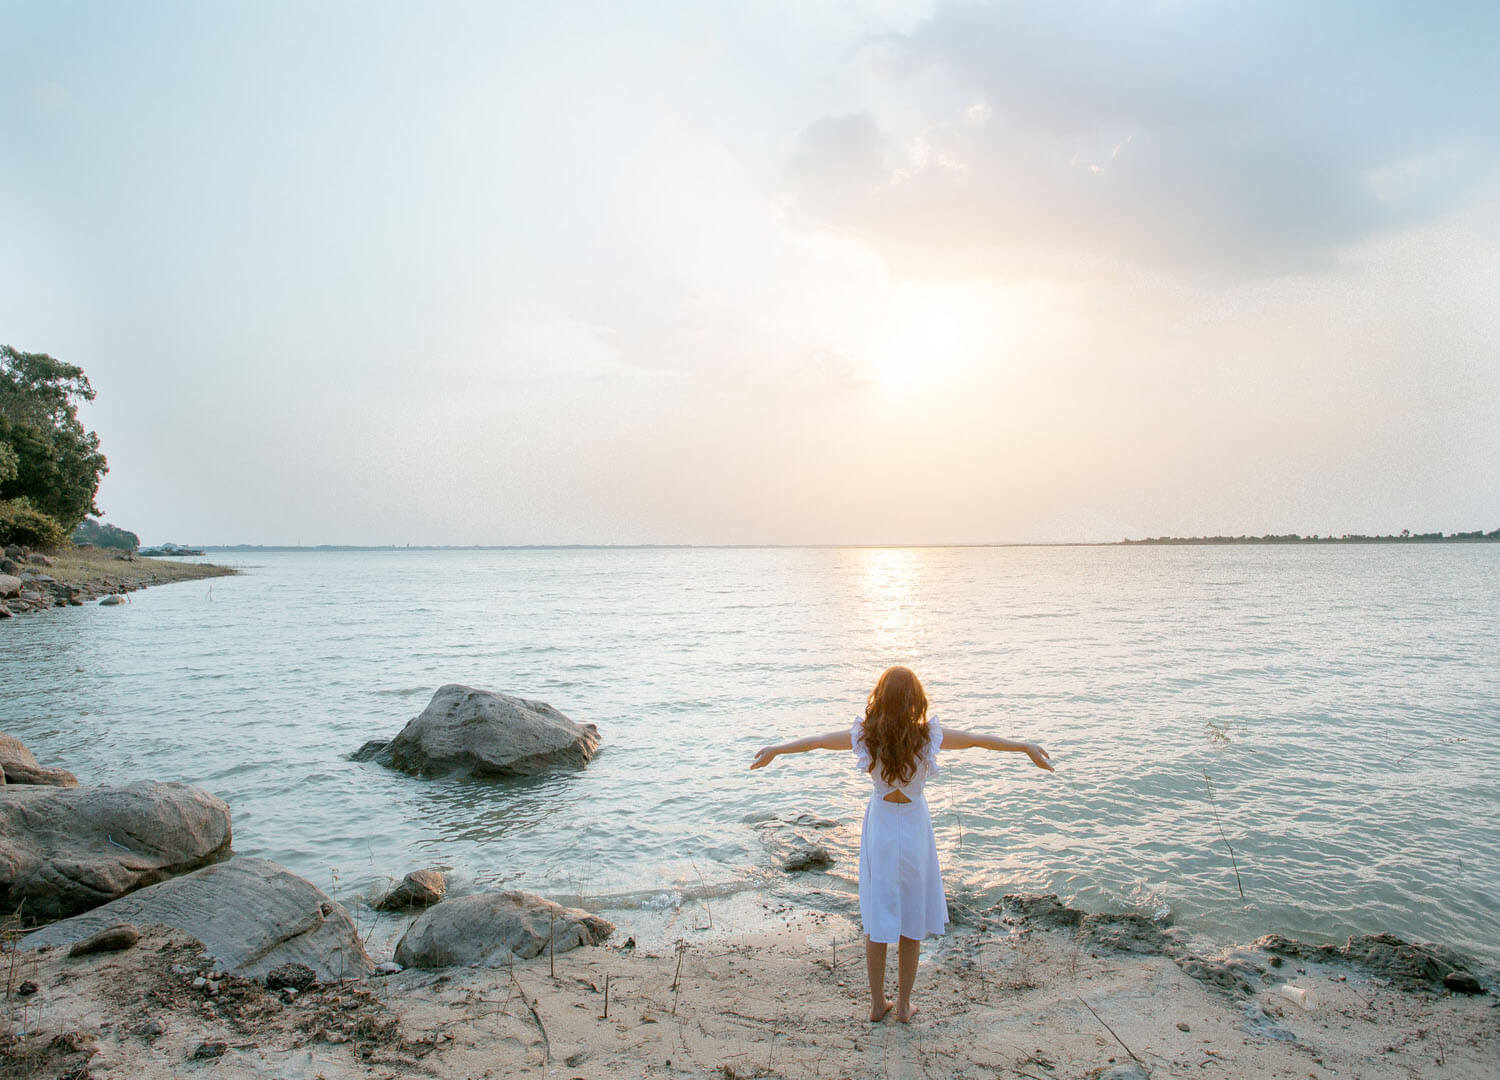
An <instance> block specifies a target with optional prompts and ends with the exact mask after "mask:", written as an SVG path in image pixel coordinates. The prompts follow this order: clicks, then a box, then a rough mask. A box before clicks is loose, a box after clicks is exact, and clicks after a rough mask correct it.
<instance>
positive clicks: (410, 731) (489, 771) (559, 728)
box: [356, 683, 599, 776]
mask: <svg viewBox="0 0 1500 1080" xmlns="http://www.w3.org/2000/svg"><path fill="white" fill-rule="evenodd" d="M370 747H371V744H370V743H366V744H365V745H364V746H363V747H361V748H360V750H359V751H358V753H357V754H356V756H359V755H360V754H364V755H366V756H365V757H364V758H361V760H374V761H378V762H379V763H380V764H382V765H389V766H391V767H392V768H396V769H400V770H402V771H403V772H409V773H420V774H433V773H450V774H465V775H470V776H531V775H534V774H537V773H541V772H545V771H546V770H548V769H549V768H552V767H553V766H557V765H571V766H578V767H582V766H584V765H587V764H588V763H589V761H590V759H592V758H593V756H594V751H595V750H597V749H598V747H599V729H598V728H596V727H595V726H594V725H593V724H575V723H574V722H573V721H572V720H569V719H568V718H567V717H566V716H564V715H563V714H562V713H560V712H558V711H557V710H556V709H554V708H553V707H552V706H551V705H548V704H546V703H545V702H541V701H527V700H525V699H524V698H518V697H510V696H509V695H506V694H492V693H490V692H489V691H487V690H474V689H472V688H470V687H467V686H459V685H457V684H455V683H450V684H449V685H447V686H443V687H439V688H438V691H437V693H435V694H433V695H432V700H431V701H430V702H428V704H427V708H425V709H423V710H422V712H421V713H420V714H419V715H417V716H415V717H413V718H412V720H411V722H410V723H408V724H407V725H406V727H404V728H402V729H401V732H400V734H398V735H397V736H396V737H395V738H394V739H392V740H391V741H390V742H389V743H387V744H386V745H385V746H383V747H380V748H379V749H376V750H371V749H370Z"/></svg>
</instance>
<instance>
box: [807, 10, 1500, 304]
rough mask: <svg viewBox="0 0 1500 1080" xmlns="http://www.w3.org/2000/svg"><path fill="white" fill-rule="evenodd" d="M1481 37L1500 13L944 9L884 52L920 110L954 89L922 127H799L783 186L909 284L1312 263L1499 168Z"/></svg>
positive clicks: (1436, 205)
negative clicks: (911, 270) (1067, 263)
mask: <svg viewBox="0 0 1500 1080" xmlns="http://www.w3.org/2000/svg"><path fill="white" fill-rule="evenodd" d="M1497 30H1500V8H1493V7H1490V8H1484V7H1479V6H1468V5H1453V6H1446V7H1443V8H1441V9H1425V8H1424V9H1421V10H1416V9H1408V8H1403V7H1399V6H1383V5H1369V4H1358V5H1337V4H1335V5H1318V6H1316V7H1309V6H1307V5H1290V4H1288V5H1222V4H1194V5H1185V4H1163V5H1158V6H1156V7H1154V8H1150V9H1143V8H1140V7H1138V6H1135V5H1119V4H1108V3H1098V4H1094V5H1086V6H1085V7H1084V8H1079V7H1078V6H1076V5H1066V6H1061V5H1036V4H1011V3H998V4H987V5H978V4H972V3H963V4H959V3H947V4H944V5H942V6H940V7H939V8H938V10H937V11H936V12H935V13H934V14H933V16H932V18H930V19H929V20H927V21H926V22H924V23H923V24H921V25H920V26H918V27H917V28H916V29H915V30H914V31H913V32H912V33H910V34H909V35H906V36H904V37H897V38H886V39H883V40H882V41H881V43H880V45H879V48H880V53H881V58H882V61H883V62H884V64H885V65H886V67H887V68H888V69H889V70H891V71H893V72H894V73H895V74H894V75H893V77H894V78H896V79H898V80H900V79H903V78H904V79H906V80H907V81H908V82H909V83H911V86H912V92H913V93H914V94H917V93H919V92H922V91H921V90H920V89H919V88H920V87H927V86H930V85H931V81H932V75H933V74H934V72H938V73H941V74H942V75H943V76H944V77H945V78H946V79H947V81H948V85H949V86H950V87H951V88H952V89H951V92H950V93H948V94H938V93H932V92H930V91H928V92H927V98H928V100H927V102H926V103H925V104H926V105H927V111H926V112H925V114H924V115H923V118H922V119H921V120H920V121H918V123H917V125H916V126H915V127H912V125H911V120H910V118H909V115H906V116H903V115H896V116H892V117H890V118H887V117H885V116H883V115H881V114H880V113H879V111H878V110H874V109H872V110H870V111H866V112H860V113H853V114H844V115H829V116H824V117H822V118H820V119H817V120H815V121H814V122H812V123H811V124H810V125H808V127H807V128H806V129H805V130H804V131H803V132H802V134H801V136H800V138H799V139H798V140H797V143H796V147H795V150H794V152H793V154H792V156H791V160H790V163H789V166H788V170H787V174H788V183H789V186H790V188H791V190H792V192H793V193H794V196H795V199H796V202H797V205H798V207H799V209H800V210H801V211H802V212H804V213H805V214H807V215H808V217H809V218H810V219H812V220H814V221H816V222H818V223H821V224H825V225H833V226H835V227H838V228H842V229H846V230H851V231H853V232H855V233H857V234H858V235H860V236H862V237H863V238H865V239H867V240H868V241H870V242H872V243H874V244H876V245H877V246H878V247H879V248H880V249H881V250H882V251H884V252H886V253H887V254H888V255H891V256H893V257H895V258H897V259H904V260H906V261H907V263H908V265H912V266H916V267H917V268H919V269H920V267H922V266H923V265H925V264H929V263H937V262H941V261H944V260H952V259H953V258H954V257H955V256H956V257H957V258H958V259H959V261H960V263H961V264H966V265H969V266H971V267H980V268H984V269H991V270H993V269H1000V270H1013V269H1015V268H1016V267H1017V266H1018V265H1019V266H1021V267H1024V266H1025V265H1026V258H1025V256H1026V255H1027V254H1028V253H1036V252H1048V253H1051V255H1052V256H1053V257H1054V258H1055V257H1056V256H1058V255H1061V256H1062V257H1064V258H1065V259H1069V260H1071V261H1072V262H1073V263H1074V264H1075V265H1076V266H1083V267H1088V268H1095V267H1097V266H1099V265H1101V264H1102V265H1107V266H1112V267H1146V268H1150V269H1153V270H1168V271H1174V272H1184V273H1189V274H1191V273H1207V274H1210V275H1218V276H1220V277H1223V278H1228V279H1238V278H1245V277H1255V276H1264V275H1276V274H1281V273H1287V272H1300V271H1307V270H1318V269H1323V268H1327V267H1329V266H1331V265H1332V264H1333V262H1334V259H1335V256H1336V254H1337V253H1338V252H1339V251H1340V250H1342V249H1344V248H1345V247H1347V246H1348V245H1350V244H1354V243H1357V242H1359V241H1361V240H1363V239H1366V238H1369V237H1372V236H1375V235H1378V234H1381V233H1385V232H1389V231H1391V230H1394V229H1397V228H1401V227H1406V226H1411V225H1414V224H1420V223H1422V222H1425V221H1430V220H1433V219H1435V218H1436V217H1438V216H1440V215H1442V214H1443V213H1446V212H1449V211H1451V210H1453V209H1455V208H1456V207H1458V206H1460V205H1462V203H1463V201H1464V199H1465V198H1467V197H1468V196H1469V195H1470V193H1471V192H1472V191H1473V190H1474V187H1475V185H1476V184H1478V183H1480V182H1482V181H1483V180H1484V179H1485V178H1487V177H1490V176H1493V175H1494V174H1495V172H1496V168H1497V152H1496V151H1497V145H1496V140H1495V136H1496V135H1497V134H1500V122H1497V119H1496V114H1495V113H1494V111H1493V110H1492V109H1490V108H1489V107H1488V104H1487V103H1488V102H1492V101H1494V100H1495V98H1496V96H1497V94H1500V75H1496V74H1495V73H1494V71H1495V69H1494V66H1493V64H1491V63H1486V62H1485V61H1484V50H1485V48H1487V47H1489V46H1487V45H1486V44H1485V42H1493V41H1494V40H1495V33H1496V31H1497ZM959 102H962V104H959ZM976 102H977V104H976ZM907 144H917V145H920V146H921V147H922V153H920V154H915V155H907V156H906V158H905V160H898V157H899V155H896V154H895V153H893V150H892V148H893V147H894V146H897V145H907ZM1018 256H1019V258H1018Z"/></svg>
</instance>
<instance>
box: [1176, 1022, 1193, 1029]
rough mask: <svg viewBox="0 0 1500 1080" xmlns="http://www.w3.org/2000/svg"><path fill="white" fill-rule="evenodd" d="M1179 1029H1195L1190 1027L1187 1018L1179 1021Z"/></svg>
mask: <svg viewBox="0 0 1500 1080" xmlns="http://www.w3.org/2000/svg"><path fill="white" fill-rule="evenodd" d="M1177 1030H1178V1031H1192V1030H1193V1029H1192V1028H1190V1027H1188V1022H1187V1021H1186V1020H1179V1021H1177Z"/></svg>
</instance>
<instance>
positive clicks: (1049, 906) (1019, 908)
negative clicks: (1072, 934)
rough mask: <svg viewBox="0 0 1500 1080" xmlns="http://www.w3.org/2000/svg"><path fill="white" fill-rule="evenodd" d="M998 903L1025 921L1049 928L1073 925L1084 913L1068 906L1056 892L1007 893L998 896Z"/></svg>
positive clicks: (1076, 923)
mask: <svg viewBox="0 0 1500 1080" xmlns="http://www.w3.org/2000/svg"><path fill="white" fill-rule="evenodd" d="M1000 904H1001V906H1002V907H1003V908H1005V909H1006V910H1008V911H1013V912H1015V913H1016V914H1017V915H1019V916H1020V917H1021V919H1023V920H1024V921H1025V922H1028V923H1032V924H1033V925H1035V926H1040V927H1044V928H1046V929H1049V930H1057V929H1065V928H1069V927H1074V926H1077V925H1078V924H1079V923H1080V922H1082V921H1083V914H1084V913H1083V912H1082V911H1080V910H1078V909H1077V908H1071V907H1068V906H1067V905H1066V904H1064V903H1063V902H1062V901H1061V900H1059V899H1058V898H1057V894H1056V893H1007V894H1006V895H1005V896H1002V897H1001V898H1000Z"/></svg>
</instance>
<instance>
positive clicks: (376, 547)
mask: <svg viewBox="0 0 1500 1080" xmlns="http://www.w3.org/2000/svg"><path fill="white" fill-rule="evenodd" d="M1496 543H1500V529H1496V530H1494V531H1493V532H1488V533H1485V532H1473V533H1447V534H1444V533H1418V534H1415V535H1412V536H1362V535H1344V536H1299V535H1295V534H1288V535H1285V536H1156V537H1147V538H1143V539H1140V540H1129V539H1126V540H1077V541H1037V542H1023V541H994V542H989V543H973V544H200V545H198V546H199V547H200V548H201V549H202V550H203V551H204V552H250V553H254V552H274V551H327V552H338V551H798V550H804V551H837V550H840V549H849V550H862V551H863V550H867V551H892V550H895V551H899V550H903V549H910V548H935V549H942V548H1073V547H1149V546H1158V547H1169V546H1174V545H1175V546H1205V545H1217V546H1231V545H1267V544H1496Z"/></svg>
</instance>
